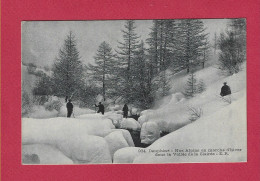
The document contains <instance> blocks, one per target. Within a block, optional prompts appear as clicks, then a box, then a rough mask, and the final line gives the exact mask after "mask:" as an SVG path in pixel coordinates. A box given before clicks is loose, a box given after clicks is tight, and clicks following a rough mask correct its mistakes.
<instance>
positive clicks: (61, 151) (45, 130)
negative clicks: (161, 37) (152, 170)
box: [22, 67, 247, 164]
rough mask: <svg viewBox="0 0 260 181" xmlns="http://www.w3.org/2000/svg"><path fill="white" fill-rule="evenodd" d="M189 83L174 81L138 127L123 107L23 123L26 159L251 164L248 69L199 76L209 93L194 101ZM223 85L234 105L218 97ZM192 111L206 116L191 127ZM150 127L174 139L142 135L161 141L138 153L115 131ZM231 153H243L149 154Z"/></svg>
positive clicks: (143, 114)
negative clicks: (175, 152) (166, 153)
mask: <svg viewBox="0 0 260 181" xmlns="http://www.w3.org/2000/svg"><path fill="white" fill-rule="evenodd" d="M187 78H188V75H185V74H184V73H183V72H182V73H179V74H176V75H174V76H173V78H172V81H171V86H172V89H171V94H170V95H169V96H167V97H165V98H163V99H161V100H160V101H158V102H157V103H156V106H155V107H154V108H153V109H150V110H145V111H143V112H141V117H140V118H139V119H138V122H136V121H135V120H133V119H130V118H129V119H123V118H122V115H121V114H118V110H121V108H120V106H115V107H114V109H112V111H110V112H106V113H105V115H101V114H96V113H94V112H93V111H92V110H89V109H81V108H78V107H77V106H75V109H74V117H75V118H74V117H73V118H66V117H65V116H66V108H65V106H64V105H63V106H62V107H61V109H60V112H55V110H54V111H53V112H51V114H50V112H48V114H49V116H48V117H56V116H61V117H56V118H49V119H39V118H46V117H45V112H44V110H43V109H41V108H39V109H38V111H39V112H34V114H35V115H31V116H30V117H31V118H23V119H22V144H23V147H22V149H23V156H25V155H29V156H27V157H28V158H30V155H32V154H36V155H37V156H38V157H39V160H40V164H71V163H74V164H89V163H112V162H114V163H177V162H226V161H227V162H235V161H246V158H247V157H246V153H247V150H246V69H244V70H243V71H241V72H239V73H237V74H235V75H233V76H229V77H225V76H223V75H220V74H219V72H218V70H217V69H215V68H214V67H207V68H205V69H202V70H200V71H197V72H196V78H197V79H203V80H204V83H205V84H206V91H204V92H203V93H201V94H197V95H196V96H195V97H193V98H191V99H186V98H185V97H184V96H183V95H182V93H181V92H183V90H184V86H185V83H186V80H187ZM223 82H227V83H228V85H229V86H230V87H231V91H232V95H231V96H230V99H231V100H232V102H231V103H228V102H227V101H224V100H223V99H221V97H220V96H219V93H220V89H221V87H222V85H223ZM227 99H229V97H228V96H227ZM190 108H195V109H200V110H202V115H201V117H200V118H199V119H197V120H196V121H194V122H191V121H190V116H191V113H190ZM147 122H150V123H151V125H157V126H158V129H159V131H166V132H171V133H170V134H168V135H166V136H164V137H162V138H159V139H158V137H159V136H158V135H159V133H158V130H157V128H156V131H149V130H146V131H145V133H144V132H143V134H141V136H142V137H143V140H146V141H147V140H152V142H153V141H155V140H156V141H155V142H154V143H152V142H151V143H152V144H151V145H150V146H149V147H147V148H136V147H134V143H133V140H132V138H131V135H130V133H129V132H128V131H127V130H124V129H115V126H116V127H117V128H126V129H132V130H140V129H141V130H145V129H144V127H142V126H145V125H149V124H150V123H149V124H147ZM153 127H156V126H153ZM155 132H156V133H155ZM154 135H156V136H155V137H156V139H154ZM149 143H150V142H149ZM228 148H232V149H233V148H235V149H241V151H239V152H236V153H234V152H233V153H232V152H231V153H229V154H228V155H224V156H223V155H221V156H220V155H217V156H205V155H200V154H199V155H198V156H193V157H192V156H158V155H157V156H156V155H155V153H154V152H152V151H150V152H149V150H160V149H164V150H175V149H179V150H182V149H228ZM140 150H141V151H140ZM52 157H55V158H53V159H52Z"/></svg>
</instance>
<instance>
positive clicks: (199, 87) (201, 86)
mask: <svg viewBox="0 0 260 181" xmlns="http://www.w3.org/2000/svg"><path fill="white" fill-rule="evenodd" d="M205 90H206V84H205V83H204V81H203V80H202V79H200V80H199V83H198V85H197V93H202V92H204V91H205Z"/></svg>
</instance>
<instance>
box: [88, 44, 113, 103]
mask: <svg viewBox="0 0 260 181" xmlns="http://www.w3.org/2000/svg"><path fill="white" fill-rule="evenodd" d="M94 58H95V65H91V64H89V66H88V70H89V71H90V72H91V73H90V75H91V78H92V80H93V81H94V82H96V83H97V84H101V86H102V95H103V100H104V101H105V100H106V94H107V89H108V88H109V87H108V86H109V84H110V79H109V78H110V77H111V76H113V75H112V74H113V73H114V72H113V70H114V65H115V60H114V58H115V55H114V54H113V52H112V48H111V46H110V45H109V44H108V43H106V42H103V43H101V45H100V46H99V48H98V50H97V53H96V56H95V57H94Z"/></svg>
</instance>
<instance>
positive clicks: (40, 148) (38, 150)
mask: <svg viewBox="0 0 260 181" xmlns="http://www.w3.org/2000/svg"><path fill="white" fill-rule="evenodd" d="M33 154H35V155H37V156H38V158H39V163H38V164H45V165H46V164H49V165H55V164H73V161H72V160H71V159H69V158H68V157H66V156H65V155H64V154H63V153H62V152H61V151H60V150H58V149H57V148H55V147H53V146H51V145H45V144H31V145H22V156H23V158H26V157H28V156H27V155H33ZM25 162H26V161H25ZM23 163H24V161H23Z"/></svg>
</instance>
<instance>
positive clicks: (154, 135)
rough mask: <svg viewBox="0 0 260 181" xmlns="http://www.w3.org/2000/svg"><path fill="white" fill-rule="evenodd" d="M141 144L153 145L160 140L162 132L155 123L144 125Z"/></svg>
mask: <svg viewBox="0 0 260 181" xmlns="http://www.w3.org/2000/svg"><path fill="white" fill-rule="evenodd" d="M140 138H141V143H144V144H152V143H153V142H154V141H156V140H157V139H158V138H160V130H159V127H158V125H157V124H156V123H155V122H146V123H144V124H143V125H142V129H141V135H140Z"/></svg>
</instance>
